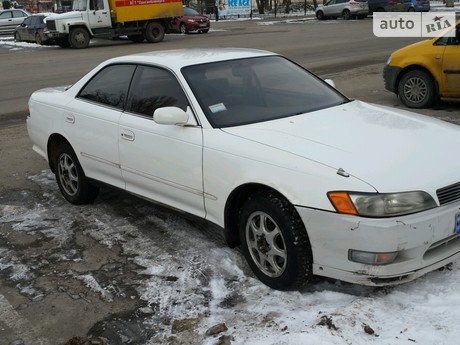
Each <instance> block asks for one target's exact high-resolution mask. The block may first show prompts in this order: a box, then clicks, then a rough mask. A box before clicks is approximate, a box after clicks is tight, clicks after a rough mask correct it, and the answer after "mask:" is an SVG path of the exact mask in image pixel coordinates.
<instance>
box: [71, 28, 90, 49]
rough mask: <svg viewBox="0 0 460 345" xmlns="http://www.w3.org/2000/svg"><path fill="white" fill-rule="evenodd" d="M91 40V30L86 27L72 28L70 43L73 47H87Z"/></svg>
mask: <svg viewBox="0 0 460 345" xmlns="http://www.w3.org/2000/svg"><path fill="white" fill-rule="evenodd" d="M90 40H91V37H90V36H89V32H88V30H86V29H85V28H81V27H77V28H73V29H71V30H70V34H69V43H70V46H71V47H72V48H74V49H84V48H87V47H88V45H89V41H90Z"/></svg>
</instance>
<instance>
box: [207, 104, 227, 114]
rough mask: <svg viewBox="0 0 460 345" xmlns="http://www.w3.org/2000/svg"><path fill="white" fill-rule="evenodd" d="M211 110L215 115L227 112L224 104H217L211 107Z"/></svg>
mask: <svg viewBox="0 0 460 345" xmlns="http://www.w3.org/2000/svg"><path fill="white" fill-rule="evenodd" d="M209 110H211V111H212V112H213V113H220V112H221V111H225V110H227V108H226V107H225V104H224V103H217V104H213V105H210V106H209Z"/></svg>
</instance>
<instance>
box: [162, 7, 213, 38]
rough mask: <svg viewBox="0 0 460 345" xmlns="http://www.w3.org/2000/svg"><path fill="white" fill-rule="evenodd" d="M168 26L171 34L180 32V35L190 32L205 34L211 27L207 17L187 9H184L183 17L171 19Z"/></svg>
mask: <svg viewBox="0 0 460 345" xmlns="http://www.w3.org/2000/svg"><path fill="white" fill-rule="evenodd" d="M170 25H171V31H172V32H180V33H182V34H187V33H189V32H190V31H198V32H199V33H204V34H205V33H207V32H208V31H209V28H210V27H211V24H210V22H209V18H208V17H207V16H205V15H202V14H199V13H198V12H197V11H195V10H194V9H191V8H189V7H184V15H183V16H182V17H175V18H173V19H172V20H171V22H170Z"/></svg>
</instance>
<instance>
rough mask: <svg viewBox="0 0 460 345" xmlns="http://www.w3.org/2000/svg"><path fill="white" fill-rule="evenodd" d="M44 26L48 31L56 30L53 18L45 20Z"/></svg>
mask: <svg viewBox="0 0 460 345" xmlns="http://www.w3.org/2000/svg"><path fill="white" fill-rule="evenodd" d="M46 27H47V28H48V30H49V31H56V22H55V21H54V20H47V21H46Z"/></svg>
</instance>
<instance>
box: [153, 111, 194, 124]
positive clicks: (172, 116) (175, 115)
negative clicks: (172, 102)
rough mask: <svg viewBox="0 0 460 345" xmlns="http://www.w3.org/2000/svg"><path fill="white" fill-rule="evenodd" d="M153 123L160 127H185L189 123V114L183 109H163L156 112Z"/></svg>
mask: <svg viewBox="0 0 460 345" xmlns="http://www.w3.org/2000/svg"><path fill="white" fill-rule="evenodd" d="M153 121H155V122H156V123H158V124H159V125H185V124H187V122H188V114H187V113H186V112H185V111H183V110H182V109H181V108H177V107H163V108H158V109H157V110H155V112H154V113H153Z"/></svg>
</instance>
